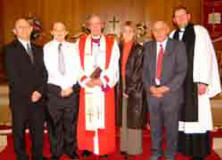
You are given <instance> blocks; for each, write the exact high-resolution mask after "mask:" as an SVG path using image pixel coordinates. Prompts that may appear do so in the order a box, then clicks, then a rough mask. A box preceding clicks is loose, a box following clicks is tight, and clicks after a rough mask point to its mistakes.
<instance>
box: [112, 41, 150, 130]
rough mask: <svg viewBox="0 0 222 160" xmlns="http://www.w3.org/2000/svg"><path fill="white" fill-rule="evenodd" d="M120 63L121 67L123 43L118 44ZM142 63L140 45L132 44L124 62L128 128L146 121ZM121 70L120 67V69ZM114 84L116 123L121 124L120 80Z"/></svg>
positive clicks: (141, 124) (140, 125) (121, 91)
mask: <svg viewBox="0 0 222 160" xmlns="http://www.w3.org/2000/svg"><path fill="white" fill-rule="evenodd" d="M119 46H120V63H119V66H120V68H121V61H122V54H123V44H120V45H119ZM142 64H143V54H142V46H141V45H139V44H133V46H132V48H131V51H130V54H129V57H128V60H127V63H126V77H125V78H126V89H125V93H126V94H128V96H129V97H128V105H127V126H128V128H134V129H139V128H143V127H144V126H145V125H146V122H147V102H146V93H145V90H144V86H143V82H142ZM120 72H121V69H120ZM121 77H122V76H121V73H120V81H119V83H118V85H117V86H116V100H117V101H116V102H117V104H116V106H117V110H116V113H117V125H118V126H121V125H122V93H123V89H122V81H121Z"/></svg>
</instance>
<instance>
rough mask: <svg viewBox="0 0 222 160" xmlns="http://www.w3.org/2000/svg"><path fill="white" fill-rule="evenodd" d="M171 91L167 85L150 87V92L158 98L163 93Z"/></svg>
mask: <svg viewBox="0 0 222 160" xmlns="http://www.w3.org/2000/svg"><path fill="white" fill-rule="evenodd" d="M169 91H170V89H169V87H167V86H161V87H155V86H151V87H150V89H149V92H150V93H151V94H152V95H153V96H154V97H156V98H161V97H163V95H164V94H165V93H167V92H169Z"/></svg>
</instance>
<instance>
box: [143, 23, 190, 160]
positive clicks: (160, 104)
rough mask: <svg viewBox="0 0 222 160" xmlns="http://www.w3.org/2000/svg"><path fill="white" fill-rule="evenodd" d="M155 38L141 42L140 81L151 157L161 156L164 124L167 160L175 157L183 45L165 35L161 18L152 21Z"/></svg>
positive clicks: (180, 100)
mask: <svg viewBox="0 0 222 160" xmlns="http://www.w3.org/2000/svg"><path fill="white" fill-rule="evenodd" d="M152 33H153V36H154V38H155V41H152V42H148V43H146V44H145V45H144V66H143V81H144V84H145V87H146V90H147V100H148V104H149V113H150V126H151V138H152V156H151V158H150V160H158V159H159V158H160V157H161V156H162V149H161V143H162V129H163V126H165V127H166V140H167V150H166V154H165V156H166V159H167V160H174V157H175V155H176V150H177V134H178V116H179V110H180V106H181V103H182V101H183V90H182V84H183V81H184V78H185V75H186V71H187V62H186V59H187V57H186V51H185V47H184V44H183V43H181V42H179V41H175V40H172V39H170V38H168V33H169V28H168V26H167V24H166V23H165V22H163V21H157V22H155V23H154V24H153V27H152Z"/></svg>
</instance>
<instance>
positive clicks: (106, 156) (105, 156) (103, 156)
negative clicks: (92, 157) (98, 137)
mask: <svg viewBox="0 0 222 160" xmlns="http://www.w3.org/2000/svg"><path fill="white" fill-rule="evenodd" d="M99 158H108V155H107V154H104V155H101V156H99Z"/></svg>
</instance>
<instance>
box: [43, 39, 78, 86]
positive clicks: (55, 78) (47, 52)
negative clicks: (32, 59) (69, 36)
mask: <svg viewBox="0 0 222 160" xmlns="http://www.w3.org/2000/svg"><path fill="white" fill-rule="evenodd" d="M60 43H62V46H61V50H62V53H63V55H64V62H65V74H64V75H62V74H61V73H60V72H59V70H58V54H59V53H58V47H59V44H60ZM44 63H45V66H46V70H47V72H48V84H54V85H57V86H59V87H61V89H67V88H69V87H72V86H73V85H74V84H76V82H77V76H78V73H79V70H80V60H79V55H78V51H77V48H76V47H75V44H73V43H70V42H66V41H64V42H58V41H56V40H52V41H50V42H48V43H47V44H46V45H45V46H44Z"/></svg>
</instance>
